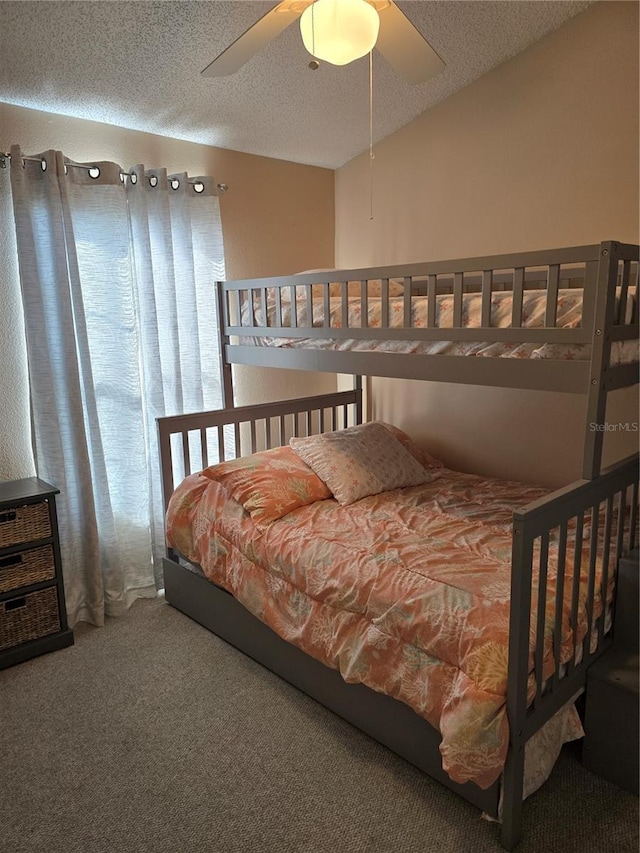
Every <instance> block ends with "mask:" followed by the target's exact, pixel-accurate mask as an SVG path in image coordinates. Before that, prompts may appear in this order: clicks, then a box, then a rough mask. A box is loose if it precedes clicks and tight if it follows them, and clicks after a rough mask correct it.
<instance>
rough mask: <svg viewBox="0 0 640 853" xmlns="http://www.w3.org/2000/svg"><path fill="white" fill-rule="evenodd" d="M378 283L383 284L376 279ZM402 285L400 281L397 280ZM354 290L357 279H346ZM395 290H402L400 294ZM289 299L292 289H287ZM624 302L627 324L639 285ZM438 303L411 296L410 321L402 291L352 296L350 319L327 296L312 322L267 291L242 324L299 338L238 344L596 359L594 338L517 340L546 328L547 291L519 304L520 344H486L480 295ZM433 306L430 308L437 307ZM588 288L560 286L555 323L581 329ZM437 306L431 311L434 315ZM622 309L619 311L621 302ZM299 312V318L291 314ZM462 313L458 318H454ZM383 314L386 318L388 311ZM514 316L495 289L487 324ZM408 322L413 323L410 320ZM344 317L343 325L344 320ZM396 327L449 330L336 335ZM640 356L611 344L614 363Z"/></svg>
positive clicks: (304, 308)
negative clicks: (434, 335) (390, 336)
mask: <svg viewBox="0 0 640 853" xmlns="http://www.w3.org/2000/svg"><path fill="white" fill-rule="evenodd" d="M373 284H374V285H376V284H378V282H375V281H374V282H373ZM397 284H398V286H399V282H398V283H397ZM349 285H350V290H349V291H348V292H351V293H353V290H354V289H355V288H354V285H358V286H359V283H356V282H349ZM396 292H397V291H396ZM287 296H288V294H287ZM626 297H627V298H626V300H625V302H626V304H625V312H624V317H623V318H622V320H621V321H622V322H624V323H626V324H630V323H632V321H633V318H634V317H635V316H636V315H637V305H636V300H637V297H636V287H635V286H633V287H630V288H629V289H628V291H627V294H626ZM620 300H621V288H618V289H617V305H618V306H620ZM434 303H435V304H433V303H432V302H431V301H430V300H429V298H428V297H427V296H426V295H417V296H413V297H412V298H411V301H410V309H409V318H408V317H407V309H406V305H405V299H404V297H403V296H390V297H389V298H388V300H387V301H383V299H382V298H381V297H380V296H376V295H374V296H368V297H367V299H366V300H363V299H362V298H361V297H356V296H348V298H347V302H346V305H347V312H346V316H345V312H344V308H343V300H342V299H341V298H340V297H337V296H330V297H329V305H328V309H329V310H328V321H327V316H326V313H325V308H326V306H325V303H324V300H323V299H322V298H321V297H315V298H312V300H311V303H310V304H311V320H310V318H309V302H308V301H307V300H306V299H304V297H302V296H297V298H296V299H295V306H294V303H293V302H292V301H291V299H290V298H283V297H281V299H280V302H279V304H278V301H277V298H276V296H275V295H271V294H269V295H267V299H266V305H265V304H262V303H261V302H256V303H254V305H253V306H251V305H250V304H249V303H248V302H245V303H244V305H243V307H242V325H243V326H261V327H264V328H265V329H273V328H275V327H279V328H284V329H289V330H290V334H293V330H297V335H298V336H297V337H271V336H269V334H268V333H266V334H265V335H264V336H261V337H256V338H250V337H246V336H243V337H242V338H241V343H244V344H252V343H255V344H256V345H257V346H272V347H289V348H295V347H305V348H315V349H325V350H336V351H343V350H349V351H356V352H374V351H377V352H390V353H393V352H397V353H417V354H422V355H451V356H484V357H493V358H496V357H499V358H551V359H571V360H588V359H589V358H590V357H591V344H589V343H567V344H564V343H537V342H523V341H519V342H518V341H517V337H518V336H519V335H521V330H522V329H537V330H542V329H544V328H545V320H546V316H547V291H546V290H527V291H525V292H524V294H523V296H522V300H521V305H520V306H519V311H520V318H519V319H520V326H519V327H518V328H517V329H516V330H514V337H515V338H516V341H515V342H514V341H493V342H490V341H483V340H482V326H483V311H484V306H483V297H482V294H481V293H465V294H462V295H461V296H460V297H459V298H458V299H456V297H455V296H454V295H453V294H451V295H449V294H439V295H436V297H435V300H434ZM432 304H433V308H432ZM583 307H584V306H583V291H582V289H577V288H563V289H561V290H559V291H558V295H557V299H556V302H555V324H554V327H555V328H559V329H579V328H581V327H582V325H583ZM432 310H433V316H432V317H430V313H431V311H432ZM618 310H619V311H621V308H620V307H618ZM294 311H295V319H294V317H293V313H294ZM456 314H457V315H458V316H457V317H456V316H455V315H456ZM383 315H384V316H383ZM513 315H514V295H513V293H511V292H508V291H496V292H494V293H492V295H491V308H490V312H489V318H488V320H489V322H488V324H487V323H484V325H488V326H490V327H491V328H492V329H508V328H511V326H512V320H513ZM407 319H409V322H408V323H407ZM345 321H346V322H345ZM308 327H312V328H314V329H318V328H319V329H322V328H325V329H327V337H326V338H325V337H314V338H310V337H304V330H305V328H308ZM343 328H344V329H387V328H388V329H393V330H394V331H397V330H405V331H406V332H407V334H408V335H409V334H410V335H412V336H414V338H415V332H416V330H421V329H429V328H436V329H439V330H448V337H449V338H450V339H444V340H416V339H408V340H400V339H394V340H367V339H359V338H349V337H346V338H335V337H332V335H335V331H334V330H336V329H343ZM457 328H460V329H465V330H466V329H477V330H478V332H477V337H478V339H479V340H477V341H471V340H463V341H460V340H456V329H457ZM637 360H638V341H637V340H630V341H614V342H613V344H612V348H611V360H610V363H611V364H612V365H617V364H628V363H630V362H633V361H637Z"/></svg>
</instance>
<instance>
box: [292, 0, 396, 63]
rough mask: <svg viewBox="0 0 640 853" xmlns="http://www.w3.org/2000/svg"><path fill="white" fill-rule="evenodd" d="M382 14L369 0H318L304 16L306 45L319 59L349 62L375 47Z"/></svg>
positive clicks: (303, 32) (302, 27) (301, 21)
mask: <svg viewBox="0 0 640 853" xmlns="http://www.w3.org/2000/svg"><path fill="white" fill-rule="evenodd" d="M379 29H380V17H379V16H378V13H377V12H376V10H375V9H374V8H373V6H371V5H370V4H369V3H367V2H366V0H316V2H315V3H312V4H311V5H310V6H308V7H307V8H306V9H305V10H304V12H303V13H302V16H301V17H300V32H301V34H302V41H303V43H304V46H305V47H306V49H307V50H308V51H309V53H310V54H311V55H312V56H315V57H316V59H322V60H324V61H325V62H330V63H331V64H332V65H347V64H348V63H349V62H353V61H354V60H355V59H360V57H361V56H365V55H366V54H367V53H369V51H370V50H373V48H374V47H375V43H376V41H377V39H378V31H379Z"/></svg>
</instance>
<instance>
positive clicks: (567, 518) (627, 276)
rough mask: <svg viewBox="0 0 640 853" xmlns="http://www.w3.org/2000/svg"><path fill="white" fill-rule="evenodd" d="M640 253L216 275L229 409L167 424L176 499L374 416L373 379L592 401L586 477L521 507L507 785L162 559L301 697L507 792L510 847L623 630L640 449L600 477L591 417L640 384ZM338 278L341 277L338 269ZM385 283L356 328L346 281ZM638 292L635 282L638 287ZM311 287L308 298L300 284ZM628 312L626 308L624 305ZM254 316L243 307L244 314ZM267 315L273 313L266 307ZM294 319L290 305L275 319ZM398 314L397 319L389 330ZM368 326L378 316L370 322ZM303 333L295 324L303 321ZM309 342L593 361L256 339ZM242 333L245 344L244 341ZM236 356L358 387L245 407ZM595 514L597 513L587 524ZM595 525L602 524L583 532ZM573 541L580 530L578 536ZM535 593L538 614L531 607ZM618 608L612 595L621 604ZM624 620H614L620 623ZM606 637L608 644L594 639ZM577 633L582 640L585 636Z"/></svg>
mask: <svg viewBox="0 0 640 853" xmlns="http://www.w3.org/2000/svg"><path fill="white" fill-rule="evenodd" d="M637 262H638V247H637V246H631V245H626V244H622V243H617V242H613V241H609V242H605V243H602V244H600V245H596V246H586V247H577V248H574V249H558V250H555V249H554V250H549V251H544V252H532V253H527V254H518V255H501V256H497V257H492V258H474V259H467V260H462V261H446V262H442V263H431V264H423V265H416V266H410V267H409V266H402V267H392V268H389V267H386V268H379V269H372V270H355V271H340V272H336V273H330V274H325V275H324V277H323V276H322V275H315V274H314V275H303V276H300V275H298V276H291V277H285V278H270V279H253V280H246V281H241V282H219V283H218V286H217V295H218V309H219V315H218V316H219V317H220V318H221V323H220V344H221V346H220V353H221V366H222V377H223V403H224V407H223V408H222V409H220V410H216V411H211V412H199V413H194V414H187V415H178V416H174V417H166V418H160V419H159V420H158V435H159V446H160V456H161V466H162V483H163V497H164V503H165V507H166V506H167V504H168V501H169V498H170V496H171V494H172V492H173V489H174V486H175V484H176V483H178V482H179V481H180V480H181V479H182V478H183V477H184V476H186V475H187V474H189V473H192V472H194V471H197V470H200V469H201V468H204V467H206V466H207V465H208V464H211V463H210V461H209V460H210V459H213V461H218V460H224V459H225V458H235V457H237V456H241V455H246V454H248V453H254V452H255V451H256V450H259V449H263V448H265V447H274V446H281V445H283V444H285V443H286V442H287V441H288V438H289V436H290V435H310V434H313V433H317V432H324V431H325V430H331V429H337V428H342V427H346V426H347V425H349V424H350V423H360V422H361V421H362V415H363V402H362V380H361V377H362V376H375V375H377V376H395V377H405V378H423V379H429V380H436V381H448V382H451V381H454V382H460V383H466V384H474V383H475V384H485V385H493V386H502V387H516V388H531V389H540V390H556V391H567V392H572V393H582V394H585V395H587V398H588V399H587V417H586V425H585V434H584V458H583V479H581V480H578V481H577V482H575V483H572V484H571V485H569V486H566V487H565V488H562V489H559V490H557V491H555V492H553V493H552V494H550V495H548V496H546V497H544V498H542V499H541V500H538V501H535V502H534V503H531V504H529V505H528V506H526V507H523V508H522V509H519V510H516V511H514V513H513V535H512V571H511V605H510V625H511V631H510V638H509V665H508V666H509V669H508V687H507V696H506V709H507V718H508V721H509V749H508V754H507V760H506V764H505V768H504V773H503V777H502V780H501V782H496V783H495V784H494V785H492V786H491V787H490V788H488V789H487V790H482V789H480V788H479V787H478V786H476V785H475V784H473V783H471V782H469V783H466V784H464V785H459V784H457V783H455V782H453V781H452V780H451V779H449V777H448V776H447V775H446V773H445V772H444V771H443V770H442V766H441V759H440V753H439V750H438V747H439V743H440V735H439V733H438V732H437V730H435V729H434V728H433V727H432V726H431V725H430V724H429V723H427V721H426V720H424V719H422V718H421V717H419V716H418V715H417V714H415V713H414V712H413V711H412V710H411V709H410V708H409V707H408V706H406V705H404V704H403V703H401V702H399V701H397V700H395V699H393V698H391V697H389V696H386V695H384V694H381V693H377V692H375V691H373V690H371V689H369V688H367V687H366V686H364V685H361V684H347V683H346V682H344V681H343V679H342V677H341V676H340V674H339V673H338V672H337V671H336V670H332V669H329V668H327V667H326V666H324V665H323V664H321V663H319V662H318V661H316V660H314V659H313V658H311V657H309V656H308V655H306V654H305V653H304V652H302V651H301V650H300V649H298V648H296V647H295V646H293V645H291V644H290V643H288V642H286V641H284V640H282V639H281V638H280V637H279V636H277V635H276V634H275V633H274V632H273V631H272V630H271V629H270V628H269V627H268V626H266V625H265V624H264V623H262V622H261V621H260V620H258V619H257V618H256V617H255V616H253V615H252V614H250V613H249V612H248V611H247V610H246V609H245V608H244V607H243V606H242V605H241V604H239V603H238V602H237V601H236V599H234V598H233V596H231V595H230V594H229V593H227V592H226V591H225V590H223V589H221V588H220V587H217V586H216V585H214V584H213V583H211V582H210V581H208V580H207V579H206V578H205V577H204V576H203V575H202V574H198V573H196V572H194V571H193V567H189V566H188V563H187V561H186V560H185V559H184V558H183V557H182V556H181V555H179V554H177V553H176V552H174V551H171V550H169V551H168V553H167V557H166V558H165V559H164V561H163V568H164V583H165V595H166V599H167V601H168V602H169V603H170V604H172V605H173V606H175V607H176V608H178V609H179V610H181V611H182V612H184V613H186V614H187V615H188V616H190V617H191V618H193V619H195V620H196V621H197V622H199V623H201V624H202V625H204V626H205V627H207V628H208V629H209V630H211V631H213V632H214V633H215V634H217V635H218V636H220V637H222V638H223V639H225V640H226V641H228V642H229V643H231V644H232V645H234V646H235V647H237V648H238V649H240V650H241V651H243V652H245V653H246V654H248V655H249V656H251V657H252V658H254V659H255V660H257V661H258V662H260V663H262V664H263V665H264V666H266V667H267V668H268V669H270V670H272V671H273V672H275V673H277V674H278V675H280V676H281V677H283V678H284V679H286V680H287V681H289V682H290V683H291V684H293V685H295V686H296V687H298V688H300V689H301V690H303V691H304V692H305V693H307V694H308V695H310V696H312V697H313V698H315V699H316V700H318V701H319V702H321V703H322V704H323V705H325V706H326V707H328V708H330V709H331V710H333V711H334V712H336V713H337V714H339V715H340V716H342V717H343V718H345V719H346V720H348V721H349V722H351V723H352V724H354V725H355V726H356V727H358V728H359V729H361V730H362V731H364V732H366V733H367V734H369V735H370V736H372V737H373V738H375V739H376V740H377V741H379V742H380V743H382V744H384V745H385V746H387V747H389V748H390V749H391V750H393V751H394V752H395V753H397V754H398V755H400V756H402V757H403V758H405V759H406V760H408V761H410V762H411V763H412V764H414V765H415V766H417V767H418V768H419V769H420V770H422V771H424V772H425V773H427V774H428V775H429V776H431V777H433V778H434V779H436V780H437V781H439V782H441V783H443V784H444V785H446V786H447V787H448V788H450V789H451V790H453V791H455V792H456V793H458V794H459V795H461V796H462V797H463V798H464V799H466V800H467V801H468V802H471V803H473V804H474V805H476V806H478V807H479V808H481V809H482V810H483V811H485V812H487V813H488V814H489V815H491V816H492V817H497V816H498V811H499V800H500V789H501V785H502V790H503V803H502V830H501V843H502V846H503V847H504V848H505V849H506V850H513V849H514V847H515V846H516V845H517V843H518V841H519V840H520V837H521V834H522V809H523V803H522V794H523V779H524V761H525V745H526V743H527V741H528V740H529V739H530V738H531V737H532V735H533V734H535V732H537V731H538V730H539V729H540V728H541V727H542V726H543V725H544V724H545V723H546V722H547V721H548V720H549V719H550V718H551V717H552V716H553V714H555V713H556V712H557V711H558V710H559V709H560V708H562V707H563V706H564V705H565V704H566V703H567V702H568V701H569V700H570V699H571V698H572V697H573V696H575V694H576V693H578V692H579V691H581V690H582V689H583V688H584V686H585V683H586V675H587V669H588V667H589V666H590V665H591V664H592V663H593V662H595V661H596V660H597V659H598V658H599V657H600V656H601V655H602V654H603V653H604V652H605V651H606V650H607V648H608V647H609V646H610V645H611V642H612V639H613V628H612V627H610V626H609V625H607V624H606V622H605V613H604V611H603V613H602V614H601V615H600V616H599V617H597V618H596V615H595V601H596V595H597V594H598V593H599V594H600V595H601V596H602V595H603V594H604V591H605V590H606V588H607V584H608V582H609V580H610V579H611V575H612V574H613V575H614V576H615V575H616V573H617V567H618V563H619V561H620V559H621V558H622V557H623V556H625V555H627V554H629V553H630V552H631V551H632V550H633V549H634V547H637V544H636V543H637V531H638V479H639V455H638V454H637V453H636V454H634V455H632V456H630V457H628V458H627V459H624V460H621V461H619V462H617V463H616V464H614V465H612V466H611V467H609V468H607V469H606V470H601V460H602V440H603V436H604V431H599V430H593V429H590V428H589V424H593V423H596V424H601V423H604V418H605V414H606V400H607V395H608V394H609V392H611V391H613V390H615V389H617V388H623V387H627V386H631V385H635V384H637V383H638V367H639V365H638V363H637V362H635V363H633V364H622V365H618V366H612V365H611V364H610V352H611V345H612V343H613V342H615V341H623V340H633V339H634V338H637V337H638V332H639V326H638V309H637V294H636V295H635V296H634V297H633V304H634V307H633V310H632V312H631V316H630V317H627V316H625V306H626V303H627V298H628V295H629V290H630V287H631V286H632V284H631V282H632V281H633V279H634V277H635V281H636V282H637V275H638V274H637ZM336 277H337V278H336ZM394 278H401V279H402V280H403V282H404V297H403V299H404V320H405V323H404V327H403V328H402V329H396V328H394V329H391V328H389V327H388V317H389V312H388V308H387V311H386V312H385V310H384V301H385V300H387V306H388V298H389V285H388V283H389V280H390V279H394ZM378 279H379V280H381V282H382V290H381V299H382V301H383V311H382V315H383V328H381V329H369V328H366V326H365V327H361V328H359V329H353V328H347V325H348V307H347V301H348V292H347V282H348V281H354V280H356V281H358V280H359V281H361V282H363V285H362V292H361V300H362V309H363V310H362V316H363V317H365V318H366V316H367V311H366V308H367V300H368V298H369V297H368V294H367V287H366V286H365V283H366V282H368V281H371V280H378ZM336 280H337V281H339V282H341V283H342V287H341V299H342V309H341V310H342V320H343V323H342V328H341V329H334V328H330V327H329V325H328V323H329V321H328V319H327V318H328V316H329V311H328V306H329V299H330V296H329V284H330V283H331V282H336ZM561 283H564V286H577V287H581V288H582V289H583V321H582V325H581V327H580V328H577V329H561V328H558V327H557V326H556V323H555V320H556V316H557V299H558V292H559V289H560V287H561ZM318 284H320V285H321V288H322V295H321V297H320V298H321V299H322V300H323V304H324V306H325V312H324V316H325V320H324V323H325V324H324V325H323V326H322V327H321V328H320V329H315V328H312V327H310V326H304V327H300V328H298V327H297V326H296V325H295V324H296V313H297V312H296V311H295V310H292V312H291V315H292V326H287V327H286V328H285V327H283V326H282V325H280V327H278V326H277V325H276V326H275V328H274V326H269V327H268V328H266V327H265V326H260V325H256V322H255V305H256V304H257V305H258V306H262V307H263V308H265V307H266V300H267V289H268V288H273V289H274V290H273V291H271V292H272V293H275V300H276V306H279V305H280V304H281V298H280V296H279V294H280V292H281V290H282V288H288V289H289V293H290V294H291V301H292V303H293V305H294V306H295V301H296V299H297V298H299V297H298V294H299V293H300V292H302V294H303V296H302V298H303V299H305V300H307V305H308V307H310V306H311V299H312V298H315V297H312V286H313V285H316V286H317V285H318ZM541 286H544V289H546V291H547V302H546V313H545V328H544V329H530V328H526V327H523V326H522V323H521V312H522V300H523V292H524V290H525V289H526V288H527V287H535V288H540V287H541ZM636 287H637V284H636ZM300 288H302V291H301V290H300ZM498 288H499V289H507V290H512V291H513V311H512V325H511V327H510V328H508V329H502V328H500V329H498V328H492V327H491V325H490V323H491V294H492V292H493V290H495V289H498ZM474 289H476V290H478V291H479V292H480V293H481V298H482V327H481V328H480V329H472V330H469V329H465V328H462V324H461V316H462V307H461V306H462V298H463V294H464V293H465V292H468V291H469V290H474ZM443 292H444V293H452V294H453V296H454V328H453V329H451V328H450V329H440V328H438V327H437V326H436V325H435V322H430V323H429V324H428V325H429V327H428V328H427V329H412V328H411V327H410V320H411V300H412V299H413V298H414V296H415V295H416V294H419V295H423V296H424V295H426V296H427V299H428V300H430V307H429V317H430V320H433V319H434V317H435V313H434V312H435V309H434V308H433V307H432V306H433V305H434V304H435V298H436V295H437V294H440V293H443ZM243 299H245V300H246V302H247V306H246V307H247V309H248V313H249V323H250V325H248V326H247V325H244V324H243V325H241V324H240V320H239V318H240V317H241V316H242V304H241V303H242V300H243ZM626 313H629V312H626ZM246 314H247V311H246V310H245V316H246ZM263 316H266V312H265V313H264V314H263ZM278 317H281V314H280V309H279V307H277V311H276V318H278ZM385 319H386V327H385ZM365 322H366V321H365ZM292 327H293V328H292ZM296 335H297V336H299V337H300V338H303V339H309V338H313V337H318V336H322V337H336V338H341V339H344V338H358V337H360V338H366V339H375V338H379V339H381V340H389V339H391V338H394V337H395V338H399V337H401V336H402V339H406V340H411V339H419V340H425V339H427V340H428V339H431V340H442V339H446V340H464V339H466V340H482V341H500V340H508V341H516V342H519V341H523V342H524V341H526V342H531V341H539V342H541V343H543V342H558V343H590V344H591V356H590V359H589V360H587V361H584V362H578V361H555V360H554V361H551V360H549V359H538V360H530V361H528V360H522V359H504V358H502V359H501V358H470V357H468V356H459V357H456V356H431V355H417V354H416V355H399V354H396V353H393V354H391V353H384V352H366V353H363V352H344V351H340V352H334V351H326V350H314V349H311V348H309V349H304V348H290V349H288V348H271V347H268V346H261V347H259V346H255V345H251V344H247V343H246V342H244V339H245V338H247V337H255V338H260V337H262V336H270V337H278V336H281V337H283V336H284V337H288V338H292V337H295V336H296ZM238 339H241V340H242V342H238ZM232 364H255V365H260V366H278V367H288V368H297V369H305V370H325V371H327V370H328V371H331V372H340V373H353V374H354V376H355V383H354V389H353V390H351V391H344V392H338V393H335V394H325V395H319V396H315V397H307V398H302V399H296V400H287V401H281V402H277V403H267V404H259V405H254V406H234V405H233V388H232V375H231V365H232ZM585 519H586V522H585ZM585 525H586V526H590V528H591V530H590V533H587V532H586V531H585ZM552 536H555V537H557V541H558V557H557V571H556V575H557V581H556V582H557V589H558V594H557V596H556V598H555V601H556V605H555V618H554V626H553V637H554V640H553V659H554V671H553V674H552V675H551V676H550V677H548V675H547V674H545V678H544V679H543V658H544V652H543V637H544V630H543V628H544V624H545V618H546V616H545V611H546V604H547V600H548V599H549V600H550V596H551V595H553V593H552V592H550V591H549V589H548V578H549V571H548V569H549V566H548V560H549V545H550V541H551V537H552ZM572 537H573V539H574V542H573V544H570V543H571V540H572ZM587 540H588V542H589V545H588V548H589V558H588V561H587V563H586V565H584V566H581V564H580V555H581V553H582V549H583V545H584V543H585V542H586V541H587ZM568 552H571V553H572V554H573V559H574V561H575V565H576V566H577V567H579V568H580V570H579V571H575V572H574V578H577V582H572V583H571V584H570V586H571V589H570V590H569V584H567V589H566V590H565V578H564V575H565V564H566V558H567V553H568ZM599 554H600V557H601V560H602V566H603V569H602V574H601V579H600V589H599V591H596V576H597V570H596V566H597V563H598V557H599ZM581 574H582V575H583V576H584V578H586V580H587V593H586V601H585V602H584V607H585V609H586V613H587V619H588V630H587V634H586V637H585V639H584V640H583V642H582V644H581V648H580V649H579V650H578V649H577V648H574V652H576V651H578V652H579V653H578V654H575V653H574V655H573V656H572V660H571V662H570V663H569V664H566V665H561V663H560V642H559V639H558V638H559V637H560V627H561V619H562V608H561V607H559V606H557V605H558V604H559V603H560V602H562V600H563V599H564V597H565V595H570V600H571V620H572V624H576V620H577V615H578V600H579V580H580V576H581ZM536 595H537V605H536V608H535V612H533V613H532V612H531V608H532V602H533V601H534V600H535V596H536ZM614 608H615V600H614ZM614 624H615V620H614ZM534 627H535V636H536V638H537V639H536V642H535V648H534V651H533V678H534V681H535V694H534V698H533V701H529V700H528V696H527V693H528V681H529V678H530V672H531V666H530V629H533V628H534ZM592 635H594V636H595V637H596V638H597V642H596V643H595V645H593V644H592V643H590V642H589V637H590V636H592ZM574 642H575V641H574Z"/></svg>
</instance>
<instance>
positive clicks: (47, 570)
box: [0, 545, 56, 592]
mask: <svg viewBox="0 0 640 853" xmlns="http://www.w3.org/2000/svg"><path fill="white" fill-rule="evenodd" d="M55 576H56V564H55V561H54V559H53V548H52V547H51V545H45V546H44V547H43V548H29V550H28V551H20V553H19V554H9V555H7V556H4V557H0V592H8V591H9V590H11V589H18V587H21V586H29V585H30V584H32V583H40V581H50V580H53V579H54V578H55Z"/></svg>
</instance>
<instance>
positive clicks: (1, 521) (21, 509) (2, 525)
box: [0, 501, 51, 548]
mask: <svg viewBox="0 0 640 853" xmlns="http://www.w3.org/2000/svg"><path fill="white" fill-rule="evenodd" d="M49 536H51V523H50V521H49V504H48V503H47V501H41V502H40V503H37V504H25V506H15V507H11V508H10V509H0V548H8V547H9V546H10V545H19V544H20V543H21V542H33V541H35V540H36V539H46V538H47V537H49Z"/></svg>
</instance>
